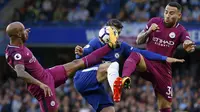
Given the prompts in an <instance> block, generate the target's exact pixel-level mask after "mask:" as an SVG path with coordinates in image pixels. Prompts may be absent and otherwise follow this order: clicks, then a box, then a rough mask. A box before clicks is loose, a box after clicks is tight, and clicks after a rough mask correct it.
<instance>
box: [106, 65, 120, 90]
mask: <svg viewBox="0 0 200 112" xmlns="http://www.w3.org/2000/svg"><path fill="white" fill-rule="evenodd" d="M117 77H119V63H118V62H113V63H111V64H110V66H109V67H108V69H107V79H108V83H109V85H110V87H111V90H112V92H113V91H114V90H113V85H114V81H115V80H116V79H117Z"/></svg>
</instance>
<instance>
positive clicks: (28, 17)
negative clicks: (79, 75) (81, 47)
mask: <svg viewBox="0 0 200 112" xmlns="http://www.w3.org/2000/svg"><path fill="white" fill-rule="evenodd" d="M4 1H6V0H0V5H1V4H4ZM174 1H178V2H179V3H181V4H182V6H183V17H182V21H184V22H200V1H199V0H174ZM167 2H168V1H167V0H25V3H24V6H23V7H21V8H17V9H15V11H14V14H13V20H12V21H21V22H24V23H30V24H33V23H44V22H47V23H57V22H66V23H80V24H81V23H85V22H86V23H93V22H94V23H96V22H97V21H99V23H104V21H107V20H108V19H110V18H118V19H119V20H121V21H126V22H135V21H137V22H144V21H147V20H149V18H151V17H155V16H161V17H162V16H163V12H164V7H165V5H166V3H167ZM197 82H198V81H196V80H194V77H193V75H190V74H179V75H176V76H175V77H174V78H173V85H174V86H173V87H174V92H173V93H174V96H173V97H174V99H173V106H172V108H173V112H184V111H185V112H200V88H199V85H198V83H197ZM132 83H133V84H132V88H131V89H130V90H126V91H124V93H123V100H122V101H121V102H120V103H116V104H115V109H116V112H156V111H157V107H156V100H155V95H154V94H153V88H152V86H151V84H150V83H149V82H147V81H144V80H142V79H141V78H139V77H138V76H137V75H134V76H132ZM105 86H108V84H105ZM107 88H108V87H107ZM108 91H109V92H110V90H109V88H108ZM110 94H111V93H110ZM57 95H58V98H59V99H58V100H59V102H60V112H93V111H92V108H91V107H90V106H89V105H88V103H87V102H86V101H85V100H84V99H83V98H82V97H81V96H80V94H78V93H77V92H76V90H75V89H74V87H73V81H72V80H68V81H67V82H66V83H65V85H63V86H61V87H59V88H57ZM0 112H39V105H38V103H37V100H36V99H34V98H33V97H32V96H31V95H30V94H29V93H28V92H27V90H26V85H25V83H24V82H23V81H22V80H13V79H10V80H9V81H8V82H7V83H6V84H5V85H4V87H3V88H0Z"/></svg>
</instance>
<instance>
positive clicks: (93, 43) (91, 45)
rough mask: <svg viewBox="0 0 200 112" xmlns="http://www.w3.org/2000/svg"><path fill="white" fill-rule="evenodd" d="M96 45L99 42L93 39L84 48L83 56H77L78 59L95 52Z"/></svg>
mask: <svg viewBox="0 0 200 112" xmlns="http://www.w3.org/2000/svg"><path fill="white" fill-rule="evenodd" d="M96 44H97V40H96V39H92V40H91V41H90V42H89V43H88V44H87V45H85V46H84V48H83V55H82V56H79V55H76V59H79V58H82V57H84V56H86V55H88V54H90V53H91V52H93V51H94V50H95V46H96Z"/></svg>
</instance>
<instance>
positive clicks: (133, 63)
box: [113, 52, 146, 102]
mask: <svg viewBox="0 0 200 112" xmlns="http://www.w3.org/2000/svg"><path fill="white" fill-rule="evenodd" d="M136 68H137V69H138V70H139V71H146V64H145V61H144V58H143V56H142V55H140V54H139V53H136V52H132V53H131V54H130V56H129V57H128V58H127V59H126V61H125V63H124V67H123V71H122V77H123V78H121V77H117V78H115V79H113V80H115V81H114V84H113V87H114V93H113V94H114V95H113V96H114V97H113V100H114V101H115V102H119V101H120V99H121V92H122V86H124V88H130V85H131V79H130V76H131V74H132V73H133V72H134V71H135V70H136Z"/></svg>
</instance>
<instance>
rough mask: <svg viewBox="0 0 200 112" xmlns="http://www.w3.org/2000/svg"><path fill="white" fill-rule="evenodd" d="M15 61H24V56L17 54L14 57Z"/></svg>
mask: <svg viewBox="0 0 200 112" xmlns="http://www.w3.org/2000/svg"><path fill="white" fill-rule="evenodd" d="M14 59H15V60H20V59H22V55H21V54H19V53H17V54H15V55H14Z"/></svg>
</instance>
